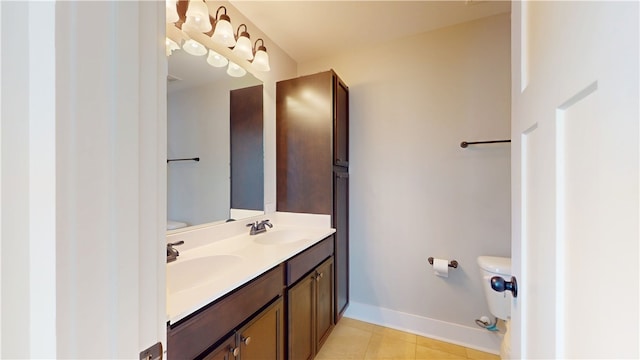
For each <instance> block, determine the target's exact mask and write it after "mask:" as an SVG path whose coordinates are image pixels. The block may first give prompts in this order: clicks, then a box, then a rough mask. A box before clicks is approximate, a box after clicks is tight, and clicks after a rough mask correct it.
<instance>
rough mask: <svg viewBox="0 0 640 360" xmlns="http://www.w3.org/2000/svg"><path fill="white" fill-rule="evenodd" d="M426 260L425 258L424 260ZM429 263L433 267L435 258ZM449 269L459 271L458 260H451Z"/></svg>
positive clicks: (431, 257)
mask: <svg viewBox="0 0 640 360" xmlns="http://www.w3.org/2000/svg"><path fill="white" fill-rule="evenodd" d="M423 259H424V258H423ZM427 261H429V264H431V265H433V256H430V257H429V258H428V259H427ZM449 267H451V268H454V269H457V268H458V262H457V261H456V260H451V261H449Z"/></svg>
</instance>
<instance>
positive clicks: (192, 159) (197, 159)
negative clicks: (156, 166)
mask: <svg viewBox="0 0 640 360" xmlns="http://www.w3.org/2000/svg"><path fill="white" fill-rule="evenodd" d="M172 161H200V158H199V157H194V158H188V159H167V163H170V162H172Z"/></svg>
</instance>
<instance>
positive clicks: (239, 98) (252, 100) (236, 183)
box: [229, 85, 264, 210]
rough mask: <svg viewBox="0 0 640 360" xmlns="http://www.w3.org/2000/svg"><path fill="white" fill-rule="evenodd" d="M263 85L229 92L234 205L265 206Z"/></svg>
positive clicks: (259, 208)
mask: <svg viewBox="0 0 640 360" xmlns="http://www.w3.org/2000/svg"><path fill="white" fill-rule="evenodd" d="M262 97H263V90H262V85H257V86H251V87H248V88H244V89H237V90H231V92H230V101H229V102H230V113H229V120H230V122H229V125H230V142H231V159H230V160H231V207H232V208H236V209H250V210H263V209H264V171H263V169H264V150H263V134H262V132H263V131H262V130H263V104H262Z"/></svg>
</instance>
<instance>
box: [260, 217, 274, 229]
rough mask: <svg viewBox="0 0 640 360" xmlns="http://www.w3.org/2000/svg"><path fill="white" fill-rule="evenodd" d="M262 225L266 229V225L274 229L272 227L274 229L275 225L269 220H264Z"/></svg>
mask: <svg viewBox="0 0 640 360" xmlns="http://www.w3.org/2000/svg"><path fill="white" fill-rule="evenodd" d="M260 224H261V225H262V227H264V226H265V225H266V226H268V227H270V228H272V227H273V224H272V223H270V222H269V219H266V220H262V221H261V222H260Z"/></svg>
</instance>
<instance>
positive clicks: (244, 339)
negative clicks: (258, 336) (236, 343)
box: [242, 336, 251, 346]
mask: <svg viewBox="0 0 640 360" xmlns="http://www.w3.org/2000/svg"><path fill="white" fill-rule="evenodd" d="M242 342H243V343H244V344H245V345H247V346H248V345H249V343H250V342H251V336H247V337H244V336H243V337H242Z"/></svg>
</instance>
